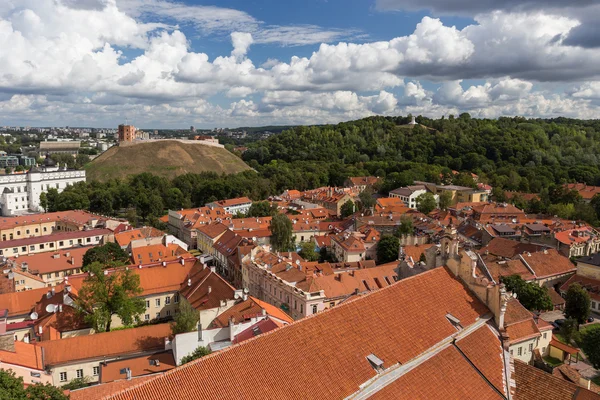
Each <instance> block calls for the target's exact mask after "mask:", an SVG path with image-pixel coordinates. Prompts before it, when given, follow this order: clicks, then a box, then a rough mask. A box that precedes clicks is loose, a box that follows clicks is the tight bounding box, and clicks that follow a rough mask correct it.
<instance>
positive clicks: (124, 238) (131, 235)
mask: <svg viewBox="0 0 600 400" xmlns="http://www.w3.org/2000/svg"><path fill="white" fill-rule="evenodd" d="M165 235H166V233H164V232H163V231H161V230H159V229H156V228H154V227H151V226H144V227H142V228H138V229H131V230H128V231H123V232H120V233H116V234H115V241H116V242H117V243H118V244H119V246H121V247H127V246H129V243H131V242H132V241H134V240H139V239H147V238H153V237H163V236H165Z"/></svg>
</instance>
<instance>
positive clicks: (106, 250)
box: [83, 243, 129, 269]
mask: <svg viewBox="0 0 600 400" xmlns="http://www.w3.org/2000/svg"><path fill="white" fill-rule="evenodd" d="M95 262H98V263H100V264H104V265H125V264H126V263H128V262H129V255H127V253H126V252H125V250H123V249H121V246H119V244H118V243H106V244H103V245H102V246H96V247H92V248H91V249H89V250H88V251H86V252H85V254H84V255H83V267H84V269H85V267H87V266H88V265H90V264H92V263H95Z"/></svg>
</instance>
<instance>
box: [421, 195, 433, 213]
mask: <svg viewBox="0 0 600 400" xmlns="http://www.w3.org/2000/svg"><path fill="white" fill-rule="evenodd" d="M434 209H435V197H433V194H432V193H430V192H425V193H423V194H421V195H419V197H417V210H419V211H420V212H422V213H423V214H429V213H430V212H432V211H433V210H434Z"/></svg>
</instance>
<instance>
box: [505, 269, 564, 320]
mask: <svg viewBox="0 0 600 400" xmlns="http://www.w3.org/2000/svg"><path fill="white" fill-rule="evenodd" d="M500 281H501V282H502V283H504V284H505V285H506V289H507V290H508V291H510V292H513V293H516V294H517V299H519V302H520V303H521V304H522V305H523V307H525V308H526V309H528V310H529V311H547V310H548V311H549V310H552V309H553V308H554V305H553V304H552V299H551V298H550V294H549V293H548V289H547V288H545V287H543V286H539V285H537V284H535V283H533V282H526V281H525V280H523V278H521V276H519V275H511V276H503V277H501V278H500Z"/></svg>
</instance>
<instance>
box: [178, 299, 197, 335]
mask: <svg viewBox="0 0 600 400" xmlns="http://www.w3.org/2000/svg"><path fill="white" fill-rule="evenodd" d="M198 321H200V313H199V312H198V310H196V309H195V308H194V307H193V306H192V305H191V304H190V302H189V301H187V299H185V298H182V299H181V300H180V301H179V312H178V313H177V314H175V317H174V318H173V323H172V324H171V331H172V332H173V335H177V334H178V333H185V332H193V331H195V330H197V329H198Z"/></svg>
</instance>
